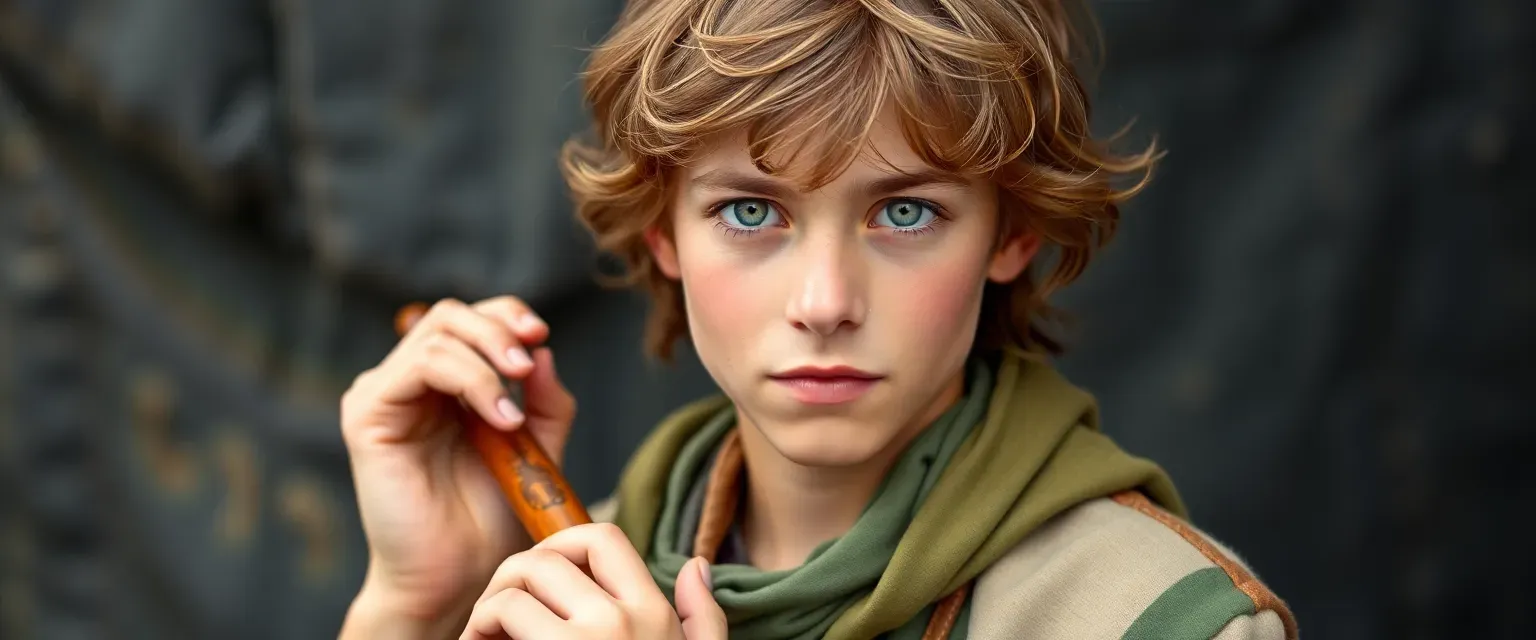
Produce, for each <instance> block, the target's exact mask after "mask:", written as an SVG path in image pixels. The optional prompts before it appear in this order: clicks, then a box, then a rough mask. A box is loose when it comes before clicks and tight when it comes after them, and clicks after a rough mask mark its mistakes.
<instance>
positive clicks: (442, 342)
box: [421, 333, 453, 357]
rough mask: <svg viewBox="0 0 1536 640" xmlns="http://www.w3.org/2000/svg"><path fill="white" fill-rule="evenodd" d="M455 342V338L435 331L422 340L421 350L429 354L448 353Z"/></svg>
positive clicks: (439, 354)
mask: <svg viewBox="0 0 1536 640" xmlns="http://www.w3.org/2000/svg"><path fill="white" fill-rule="evenodd" d="M452 344H453V338H451V337H448V336H447V335H445V334H441V333H434V334H432V335H429V336H427V337H425V338H422V340H421V350H422V352H423V353H425V354H426V355H428V356H434V357H436V356H441V355H442V354H444V353H447V352H448V350H449V348H450V347H451V346H452Z"/></svg>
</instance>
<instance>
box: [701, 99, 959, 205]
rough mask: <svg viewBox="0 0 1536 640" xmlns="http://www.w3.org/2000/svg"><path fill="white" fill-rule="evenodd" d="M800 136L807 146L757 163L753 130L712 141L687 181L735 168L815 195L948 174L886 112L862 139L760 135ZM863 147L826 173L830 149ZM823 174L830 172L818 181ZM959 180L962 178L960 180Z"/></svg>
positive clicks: (776, 148)
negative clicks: (895, 178) (856, 184)
mask: <svg viewBox="0 0 1536 640" xmlns="http://www.w3.org/2000/svg"><path fill="white" fill-rule="evenodd" d="M794 134H800V135H802V137H803V143H801V144H777V145H772V146H771V147H769V149H770V151H769V152H768V153H765V154H763V155H762V157H761V161H760V162H759V161H757V160H755V159H754V143H755V142H758V141H756V140H754V139H753V138H754V136H753V132H751V131H749V129H748V128H747V127H737V128H734V129H731V130H727V131H724V132H721V133H717V134H714V135H712V136H709V137H707V138H705V139H703V141H702V142H701V144H699V145H698V146H697V147H696V148H695V149H694V150H693V152H692V153H690V154H689V156H688V160H687V161H686V162H684V164H683V165H682V166H681V167H680V172H679V173H680V174H681V176H682V178H683V179H684V180H685V181H686V180H688V179H691V178H693V177H697V176H699V175H703V174H706V173H709V172H711V171H717V170H720V169H734V170H738V171H744V172H754V173H763V174H767V175H771V176H774V177H777V178H781V179H784V180H787V181H790V182H792V183H794V184H795V186H796V187H797V188H799V189H801V190H803V191H811V190H815V189H817V188H820V187H822V186H825V184H830V183H834V182H844V181H849V180H853V181H862V180H869V179H875V178H880V177H885V176H891V175H903V174H906V175H913V174H947V173H949V172H946V171H943V170H941V169H939V168H937V167H934V166H932V165H930V164H929V163H928V162H926V161H924V160H923V158H922V156H921V155H919V154H918V152H917V151H916V150H915V149H914V148H913V147H912V145H911V144H910V143H909V142H908V141H907V139H906V137H905V136H904V135H903V133H902V129H901V122H900V120H899V119H898V117H897V116H896V114H895V113H894V112H893V110H890V109H887V110H884V111H882V112H881V113H880V114H879V115H878V116H877V117H876V118H875V119H874V120H873V121H872V122H871V123H870V126H869V131H868V133H867V134H866V135H865V136H864V137H863V139H862V140H846V141H828V140H819V139H817V136H816V132H815V131H814V130H805V131H803V132H793V133H789V134H786V133H785V132H759V133H758V136H759V137H763V136H767V137H772V136H781V135H794ZM838 142H841V143H842V144H846V145H857V146H858V149H857V152H856V153H854V154H852V155H851V156H850V157H849V158H848V160H847V161H846V166H839V167H836V168H834V169H833V170H832V171H830V172H823V171H822V170H824V169H826V167H825V166H823V165H825V164H826V162H827V161H828V159H829V156H830V155H831V152H830V151H829V150H828V147H835V146H841V145H839V144H838ZM818 172H823V173H826V175H824V176H822V179H821V180H817V179H816V177H817V174H818ZM956 178H957V179H959V176H956Z"/></svg>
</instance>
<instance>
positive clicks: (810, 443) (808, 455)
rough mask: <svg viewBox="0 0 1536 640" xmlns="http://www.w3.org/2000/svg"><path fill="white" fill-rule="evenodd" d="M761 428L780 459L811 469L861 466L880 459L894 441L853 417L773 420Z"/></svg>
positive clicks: (887, 435) (865, 422)
mask: <svg viewBox="0 0 1536 640" xmlns="http://www.w3.org/2000/svg"><path fill="white" fill-rule="evenodd" d="M758 427H759V428H760V429H762V430H763V435H764V436H765V437H766V439H767V440H768V442H769V443H770V444H772V445H773V448H774V449H776V450H778V452H779V454H780V455H782V456H784V457H785V459H788V460H789V461H791V462H794V463H795V464H798V465H802V466H807V467H822V468H834V467H852V466H858V465H860V464H863V463H865V462H868V461H870V460H871V459H873V458H875V457H877V456H878V455H879V454H880V452H881V451H883V450H884V449H885V448H886V446H887V445H889V444H890V441H891V437H890V434H887V433H883V432H881V431H879V430H876V429H872V428H870V426H869V422H868V421H861V420H858V419H855V418H853V417H851V416H835V417H834V416H826V417H818V418H808V419H807V418H801V419H791V420H782V421H781V420H773V421H770V422H768V423H767V424H759V425H758Z"/></svg>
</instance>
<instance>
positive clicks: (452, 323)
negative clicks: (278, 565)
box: [341, 297, 576, 635]
mask: <svg viewBox="0 0 1536 640" xmlns="http://www.w3.org/2000/svg"><path fill="white" fill-rule="evenodd" d="M548 333H549V328H548V327H547V326H546V325H545V324H544V322H543V321H542V320H540V319H539V318H538V316H536V315H534V314H533V312H532V311H530V310H529V309H528V308H527V306H525V305H524V304H523V303H522V302H521V301H519V300H517V299H516V298H511V297H501V298H494V299H491V300H487V301H484V302H480V303H478V304H475V305H474V306H469V305H466V304H464V303H461V302H458V301H453V300H445V301H442V302H439V303H437V304H436V305H435V306H433V307H432V309H431V310H430V311H428V312H427V313H426V315H424V316H423V317H422V318H421V320H419V321H418V322H417V323H416V325H415V326H414V327H412V328H411V329H410V331H409V332H407V333H406V335H405V336H404V337H403V338H402V339H401V340H400V343H399V344H398V345H396V347H395V348H394V350H393V351H391V352H390V353H389V355H388V356H386V357H385V358H384V360H383V362H382V363H380V364H379V366H377V367H375V368H373V369H370V370H368V371H366V372H364V373H363V374H362V375H360V376H358V378H357V380H356V381H355V382H354V383H353V384H352V387H351V388H350V389H348V390H347V392H346V393H345V395H343V397H342V402H341V431H342V437H343V440H344V441H345V443H346V447H347V452H348V455H349V457H350V460H351V466H352V476H353V481H354V483H355V485H356V490H357V500H358V507H359V511H360V514H361V519H362V525H363V531H364V533H365V535H366V536H367V540H368V550H369V553H370V557H369V566H368V575H367V578H366V579H365V582H364V586H363V589H362V591H361V592H360V593H359V595H358V599H357V601H355V602H354V605H353V612H351V613H349V615H348V628H354V629H355V628H368V627H375V626H378V625H376V624H372V622H377V621H364V620H353V618H354V617H359V616H364V615H365V614H364V613H361V612H369V613H368V614H366V615H375V614H379V615H389V616H395V617H397V618H399V617H404V618H406V619H407V620H416V621H444V620H446V621H448V622H447V623H448V624H452V625H453V626H452V627H450V628H454V629H456V628H457V626H458V624H461V623H462V621H463V620H464V616H465V615H467V613H468V611H469V608H470V606H471V605H472V603H473V601H474V594H475V593H476V591H477V590H478V589H479V588H480V587H481V586H482V585H484V584H485V581H486V580H487V579H488V578H489V577H490V575H491V574H492V572H493V571H494V570H495V568H496V565H497V563H499V562H500V561H501V560H502V559H504V558H506V557H507V556H508V555H510V554H512V553H515V552H517V551H520V550H523V549H527V548H528V547H529V546H530V545H531V544H532V540H531V539H530V538H529V537H528V534H527V532H525V531H524V530H523V528H522V525H520V524H519V523H518V522H517V519H516V516H515V515H514V514H513V512H512V509H511V507H510V506H509V505H507V503H506V498H505V497H504V496H503V495H502V493H501V489H500V487H499V486H498V485H497V484H496V481H495V479H494V478H493V477H492V476H491V474H490V472H489V471H487V470H486V468H485V465H484V463H483V462H481V460H480V457H479V454H478V453H477V452H476V451H475V450H474V449H473V448H472V447H471V446H470V445H469V443H468V441H467V439H466V438H465V437H464V433H463V428H462V426H461V425H460V424H459V423H458V421H457V419H456V417H455V416H456V414H457V412H458V411H460V410H469V411H473V412H475V413H477V414H479V415H480V416H481V417H483V418H485V420H486V421H487V422H488V423H490V424H491V425H492V426H494V427H496V428H498V429H503V430H506V431H512V430H514V429H529V430H530V432H531V433H532V434H533V436H534V437H535V439H536V440H538V441H539V444H540V445H541V446H542V447H543V448H544V450H545V452H546V453H548V454H549V455H550V457H551V459H552V460H553V461H554V462H555V463H556V464H559V463H560V461H561V460H562V459H563V455H564V450H565V443H566V439H567V437H568V436H569V434H570V428H571V421H572V420H573V419H574V417H575V414H576V403H575V400H574V399H573V398H572V397H571V394H570V393H569V392H568V391H567V390H566V389H565V387H564V386H563V385H562V384H561V383H560V380H559V378H558V377H557V376H556V373H555V367H554V360H553V357H552V356H551V354H550V352H549V349H545V348H538V349H533V350H532V352H531V353H530V351H529V349H528V348H527V346H526V345H534V344H540V343H542V342H543V341H544V340H545V339H546V338H547V337H548ZM502 377H506V378H512V379H521V380H522V381H523V390H524V398H525V404H526V406H525V407H524V408H523V409H522V410H521V411H519V410H518V408H517V407H515V406H514V405H513V404H512V402H511V401H510V399H509V398H508V397H507V391H506V388H505V386H504V385H503V382H502ZM405 621H406V620H397V622H401V623H404V622H405ZM391 626H395V627H398V626H399V625H391ZM344 635H347V633H346V630H345V629H344Z"/></svg>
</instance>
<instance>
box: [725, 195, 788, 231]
mask: <svg viewBox="0 0 1536 640" xmlns="http://www.w3.org/2000/svg"><path fill="white" fill-rule="evenodd" d="M720 219H721V221H723V222H725V224H727V225H729V226H732V227H736V228H739V229H756V228H758V227H762V226H772V225H773V224H776V223H777V222H778V220H779V211H778V210H777V209H775V208H774V207H773V205H771V204H769V203H768V201H767V200H758V199H755V198H744V199H741V200H732V201H730V202H727V203H726V204H725V206H723V207H721V208H720Z"/></svg>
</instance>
